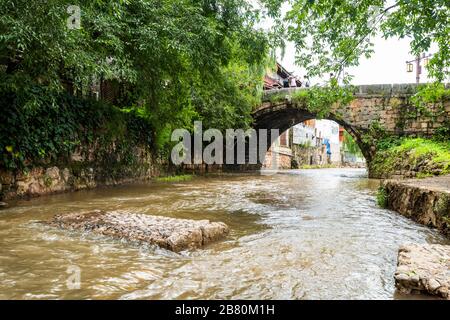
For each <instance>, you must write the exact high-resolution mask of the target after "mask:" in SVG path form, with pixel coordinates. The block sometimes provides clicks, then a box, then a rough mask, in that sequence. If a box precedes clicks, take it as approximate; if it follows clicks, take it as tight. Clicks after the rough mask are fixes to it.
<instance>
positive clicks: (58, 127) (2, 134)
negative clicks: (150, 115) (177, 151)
mask: <svg viewBox="0 0 450 320" xmlns="http://www.w3.org/2000/svg"><path fill="white" fill-rule="evenodd" d="M33 90H35V92H36V93H38V92H40V93H41V94H39V95H36V96H39V99H40V101H39V104H38V106H37V107H34V108H28V107H27V106H23V105H22V104H21V101H20V99H19V98H18V97H17V96H15V95H14V94H13V93H11V92H0V95H1V96H2V99H1V100H0V109H1V110H3V112H1V113H0V123H2V126H0V165H1V166H2V167H5V168H8V169H19V168H24V167H27V166H31V165H38V164H42V165H45V164H59V163H68V162H70V157H71V155H72V154H73V153H75V152H76V151H77V152H79V153H81V154H82V155H83V156H85V157H86V158H89V155H90V151H92V150H91V149H93V148H95V151H96V152H95V154H93V155H91V156H92V157H94V158H96V159H102V158H103V157H104V155H105V154H108V153H109V152H110V148H112V144H113V143H114V144H116V153H117V156H118V157H120V158H121V159H122V161H132V160H133V156H134V152H133V148H134V147H135V146H137V145H139V144H142V145H144V146H145V145H147V146H150V145H151V142H152V128H151V127H150V126H149V124H148V122H146V121H144V120H143V119H142V118H141V117H140V116H139V115H138V114H137V113H136V112H134V111H133V112H128V113H125V112H123V111H122V110H120V109H118V108H115V107H111V106H108V105H106V104H103V103H101V102H97V101H94V100H89V99H80V98H76V97H73V96H70V95H68V94H65V93H61V94H52V95H48V94H47V93H46V90H45V89H43V88H40V87H35V88H33Z"/></svg>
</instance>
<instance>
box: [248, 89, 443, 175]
mask: <svg viewBox="0 0 450 320" xmlns="http://www.w3.org/2000/svg"><path fill="white" fill-rule="evenodd" d="M447 87H448V84H447ZM417 88H418V86H417V85H415V84H380V85H361V86H357V87H354V91H353V100H352V101H351V102H350V103H349V104H348V105H342V106H331V107H330V106H324V108H327V109H330V112H329V114H328V115H327V116H326V117H323V119H327V120H332V121H335V122H337V123H338V124H339V125H341V126H342V127H344V129H345V130H346V131H347V132H348V133H349V134H350V135H351V136H352V137H353V138H354V139H355V142H356V143H357V144H358V146H359V147H360V149H361V152H362V154H363V156H364V157H365V159H366V161H367V163H368V164H369V167H370V162H371V161H372V159H373V158H374V156H375V153H376V151H377V150H376V144H375V139H376V138H377V137H372V136H370V134H371V130H370V129H371V128H372V125H373V124H375V123H377V124H378V125H379V126H381V127H382V128H383V131H384V132H385V133H386V134H389V135H393V136H431V135H432V134H433V133H434V131H435V130H436V129H437V128H439V127H441V126H444V125H445V123H447V122H448V121H450V101H449V100H448V99H447V100H446V101H444V105H443V110H441V109H439V108H438V107H436V106H434V105H430V106H429V110H428V111H429V112H431V113H433V114H436V115H438V116H436V117H433V118H430V116H429V115H427V114H423V113H421V112H420V110H418V108H416V107H415V106H414V105H412V103H411V99H410V97H411V96H412V95H414V94H415V93H416V92H417ZM297 90H308V89H304V88H284V89H280V90H269V91H266V92H265V95H264V98H263V102H262V105H261V106H260V107H259V108H257V109H256V110H255V111H254V112H253V119H254V128H255V129H279V131H280V133H281V132H284V131H286V130H287V129H289V128H290V127H292V126H294V125H296V124H298V123H301V122H304V121H306V120H310V119H320V118H322V117H319V115H318V114H315V113H312V112H310V111H309V110H308V109H307V107H306V106H304V105H301V104H298V103H296V102H294V101H292V99H291V95H292V93H293V92H294V91H297ZM273 95H277V96H282V97H283V96H284V99H271V97H273ZM366 137H367V138H368V139H365V138H366ZM372 138H373V139H372ZM270 142H271V140H270V141H268V146H270V145H271V143H270Z"/></svg>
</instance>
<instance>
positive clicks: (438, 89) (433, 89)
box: [411, 83, 450, 119]
mask: <svg viewBox="0 0 450 320" xmlns="http://www.w3.org/2000/svg"><path fill="white" fill-rule="evenodd" d="M448 99H450V90H449V89H446V88H445V87H444V85H443V84H442V83H430V84H427V85H425V86H420V87H419V90H418V92H417V93H416V94H415V95H414V96H412V97H411V102H412V104H413V106H414V107H415V108H416V109H417V111H419V114H420V115H423V116H427V117H430V118H432V119H435V118H436V117H439V116H441V115H443V114H445V109H444V101H446V100H448ZM413 116H414V117H415V116H416V114H414V115H413Z"/></svg>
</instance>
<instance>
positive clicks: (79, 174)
mask: <svg viewBox="0 0 450 320" xmlns="http://www.w3.org/2000/svg"><path fill="white" fill-rule="evenodd" d="M138 159H139V162H138V163H135V164H133V165H125V164H120V163H115V162H113V161H112V162H110V163H103V164H95V163H89V162H85V161H83V159H79V160H80V161H74V162H72V163H68V164H61V165H52V166H35V167H33V168H30V169H24V170H19V171H16V172H14V171H10V170H5V169H0V200H4V201H8V200H11V199H15V198H28V197H35V196H41V195H47V194H52V193H61V192H67V191H76V190H82V189H91V188H95V187H97V186H108V185H117V184H123V183H129V182H133V181H138V180H145V179H149V178H151V177H155V176H158V175H161V174H162V173H164V172H165V171H166V169H165V168H166V167H165V166H164V165H163V164H161V163H159V162H158V161H156V160H154V159H153V158H152V157H151V155H150V154H148V153H144V152H143V153H141V154H139V156H138Z"/></svg>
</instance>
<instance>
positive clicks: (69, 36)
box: [0, 0, 268, 168]
mask: <svg viewBox="0 0 450 320" xmlns="http://www.w3.org/2000/svg"><path fill="white" fill-rule="evenodd" d="M71 4H76V5H78V6H79V7H80V8H81V29H69V28H68V27H67V19H68V18H69V14H68V13H67V7H68V6H69V5H71ZM257 21H258V12H257V11H255V10H253V9H252V8H251V6H250V5H249V4H247V3H246V2H244V1H240V0H214V1H210V0H205V1H192V0H132V1H129V0H119V1H117V0H79V1H76V3H73V2H72V1H69V0H49V1H31V2H30V1H25V0H4V1H3V2H2V5H1V6H0V30H1V32H0V94H1V96H0V98H1V100H2V102H4V103H2V113H3V114H2V115H1V117H2V120H4V121H5V122H2V140H1V141H0V144H1V145H0V148H1V152H2V159H3V160H2V163H4V164H6V165H7V166H8V167H9V168H12V167H17V166H19V164H20V166H23V165H24V164H26V163H27V162H29V161H35V160H36V159H41V160H42V161H43V160H44V159H46V158H48V157H49V160H48V161H55V158H58V157H62V156H65V157H67V155H68V154H69V153H70V152H73V151H74V149H75V148H77V147H79V146H81V145H83V144H84V143H85V142H86V141H88V142H92V141H93V140H94V139H102V137H103V136H104V135H103V133H102V134H100V132H99V130H98V129H97V127H98V126H99V125H100V124H101V126H102V130H104V131H105V132H107V133H108V132H110V131H117V132H116V133H117V136H119V137H122V136H124V135H126V134H129V132H128V131H129V129H130V128H132V127H133V126H142V125H144V126H145V127H146V128H147V127H148V128H151V129H150V130H146V131H141V132H145V133H142V134H143V135H146V137H145V140H146V141H147V142H148V141H150V140H151V144H152V147H153V148H154V149H155V150H156V151H158V152H159V153H162V154H164V153H166V154H167V152H168V150H169V149H170V147H171V145H172V143H171V142H170V135H171V133H172V130H173V129H175V128H188V129H191V130H192V124H193V121H194V120H203V122H204V127H215V128H217V129H225V128H231V127H240V128H246V127H248V126H249V125H250V123H251V116H250V115H251V111H252V109H253V107H254V106H255V105H257V104H258V103H259V102H260V97H261V93H262V80H263V74H264V70H265V67H266V64H267V63H268V61H267V60H268V58H267V57H268V39H267V36H266V34H265V33H264V32H263V31H261V30H258V29H257V28H256V27H255V23H256V22H257ZM100 80H102V81H106V80H107V81H110V82H114V83H115V84H117V86H118V88H120V96H119V97H118V99H117V100H118V102H117V108H110V107H106V106H97V104H95V103H94V102H92V101H89V96H90V94H91V92H92V90H91V86H92V84H93V83H98V82H99V81H100ZM65 91H69V92H70V93H72V94H73V95H75V96H77V97H79V98H81V99H75V98H70V97H63V96H64V95H63V92H65ZM82 100H86V101H82ZM6 101H13V103H12V104H10V103H6ZM94 105H95V106H97V107H94ZM96 108H98V110H97V109H96ZM120 109H122V111H123V112H124V113H123V112H122V111H121V110H120ZM3 110H5V112H3ZM125 114H126V115H127V116H125ZM127 117H131V118H133V119H138V120H136V122H135V124H130V123H125V122H127V121H125V120H124V119H125V118H127ZM54 123H55V124H56V125H54ZM3 124H6V127H7V128H3ZM133 130H134V129H133ZM133 132H134V133H133V134H136V135H138V134H139V131H133ZM8 135H9V136H8ZM147 135H148V136H147ZM106 140H108V139H107V138H105V141H106ZM97 142H101V141H97ZM6 147H8V150H9V149H10V148H9V147H11V148H12V150H11V151H8V150H6V149H5V148H6Z"/></svg>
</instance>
